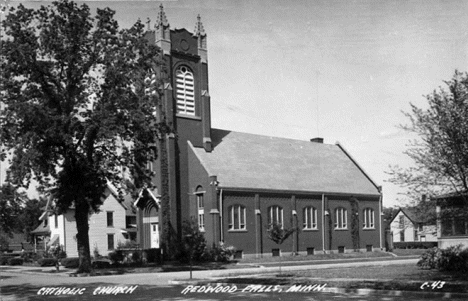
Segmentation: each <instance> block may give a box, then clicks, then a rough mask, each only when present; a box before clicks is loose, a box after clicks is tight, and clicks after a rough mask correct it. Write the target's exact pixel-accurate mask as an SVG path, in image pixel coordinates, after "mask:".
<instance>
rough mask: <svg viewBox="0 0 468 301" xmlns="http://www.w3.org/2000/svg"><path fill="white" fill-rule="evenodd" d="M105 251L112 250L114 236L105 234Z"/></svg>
mask: <svg viewBox="0 0 468 301" xmlns="http://www.w3.org/2000/svg"><path fill="white" fill-rule="evenodd" d="M107 250H114V234H107Z"/></svg>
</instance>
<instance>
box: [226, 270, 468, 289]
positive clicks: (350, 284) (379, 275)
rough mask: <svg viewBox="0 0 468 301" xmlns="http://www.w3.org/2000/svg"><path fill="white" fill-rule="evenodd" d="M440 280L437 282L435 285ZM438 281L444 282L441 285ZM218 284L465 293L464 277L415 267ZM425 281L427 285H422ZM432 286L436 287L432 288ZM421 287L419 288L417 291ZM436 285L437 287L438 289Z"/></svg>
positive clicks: (309, 273) (466, 278) (324, 272)
mask: <svg viewBox="0 0 468 301" xmlns="http://www.w3.org/2000/svg"><path fill="white" fill-rule="evenodd" d="M437 281H440V282H437ZM442 281H443V282H444V283H442ZM222 282H227V283H236V284H241V283H243V284H247V283H248V284H262V285H293V284H304V285H311V284H327V286H328V287H341V288H346V289H356V288H370V289H381V290H410V291H422V290H426V291H438V292H458V293H468V276H467V275H463V274H456V273H443V272H439V271H436V270H423V269H420V268H418V267H417V266H416V265H390V266H383V265H382V266H371V267H359V268H356V267H352V268H332V269H320V270H308V271H293V272H291V271H288V272H286V273H284V272H283V274H281V275H280V274H268V275H266V274H265V275H261V276H258V277H249V276H247V277H238V278H227V279H224V280H223V281H222ZM426 282H427V285H424V284H425V283H426ZM432 284H434V285H435V286H436V288H432V287H431V285H432ZM421 286H423V288H421ZM437 286H441V287H440V288H439V287H437Z"/></svg>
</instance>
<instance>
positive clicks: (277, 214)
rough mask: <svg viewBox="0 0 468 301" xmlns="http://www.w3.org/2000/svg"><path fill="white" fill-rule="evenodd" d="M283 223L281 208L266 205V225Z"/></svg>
mask: <svg viewBox="0 0 468 301" xmlns="http://www.w3.org/2000/svg"><path fill="white" fill-rule="evenodd" d="M273 224H280V225H281V226H282V225H283V208H281V207H280V206H276V205H275V206H271V207H268V225H273Z"/></svg>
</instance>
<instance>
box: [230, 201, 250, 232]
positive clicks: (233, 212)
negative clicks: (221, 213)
mask: <svg viewBox="0 0 468 301" xmlns="http://www.w3.org/2000/svg"><path fill="white" fill-rule="evenodd" d="M245 212H246V211H245V207H244V206H241V205H234V206H231V207H229V221H228V223H229V225H228V227H229V230H245V229H246V224H245Z"/></svg>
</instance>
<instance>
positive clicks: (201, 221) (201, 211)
mask: <svg viewBox="0 0 468 301" xmlns="http://www.w3.org/2000/svg"><path fill="white" fill-rule="evenodd" d="M200 190H201V187H199V188H198V189H197V192H196V193H195V194H196V196H197V208H198V210H197V211H198V228H199V229H200V231H205V204H204V200H203V192H202V191H200Z"/></svg>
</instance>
